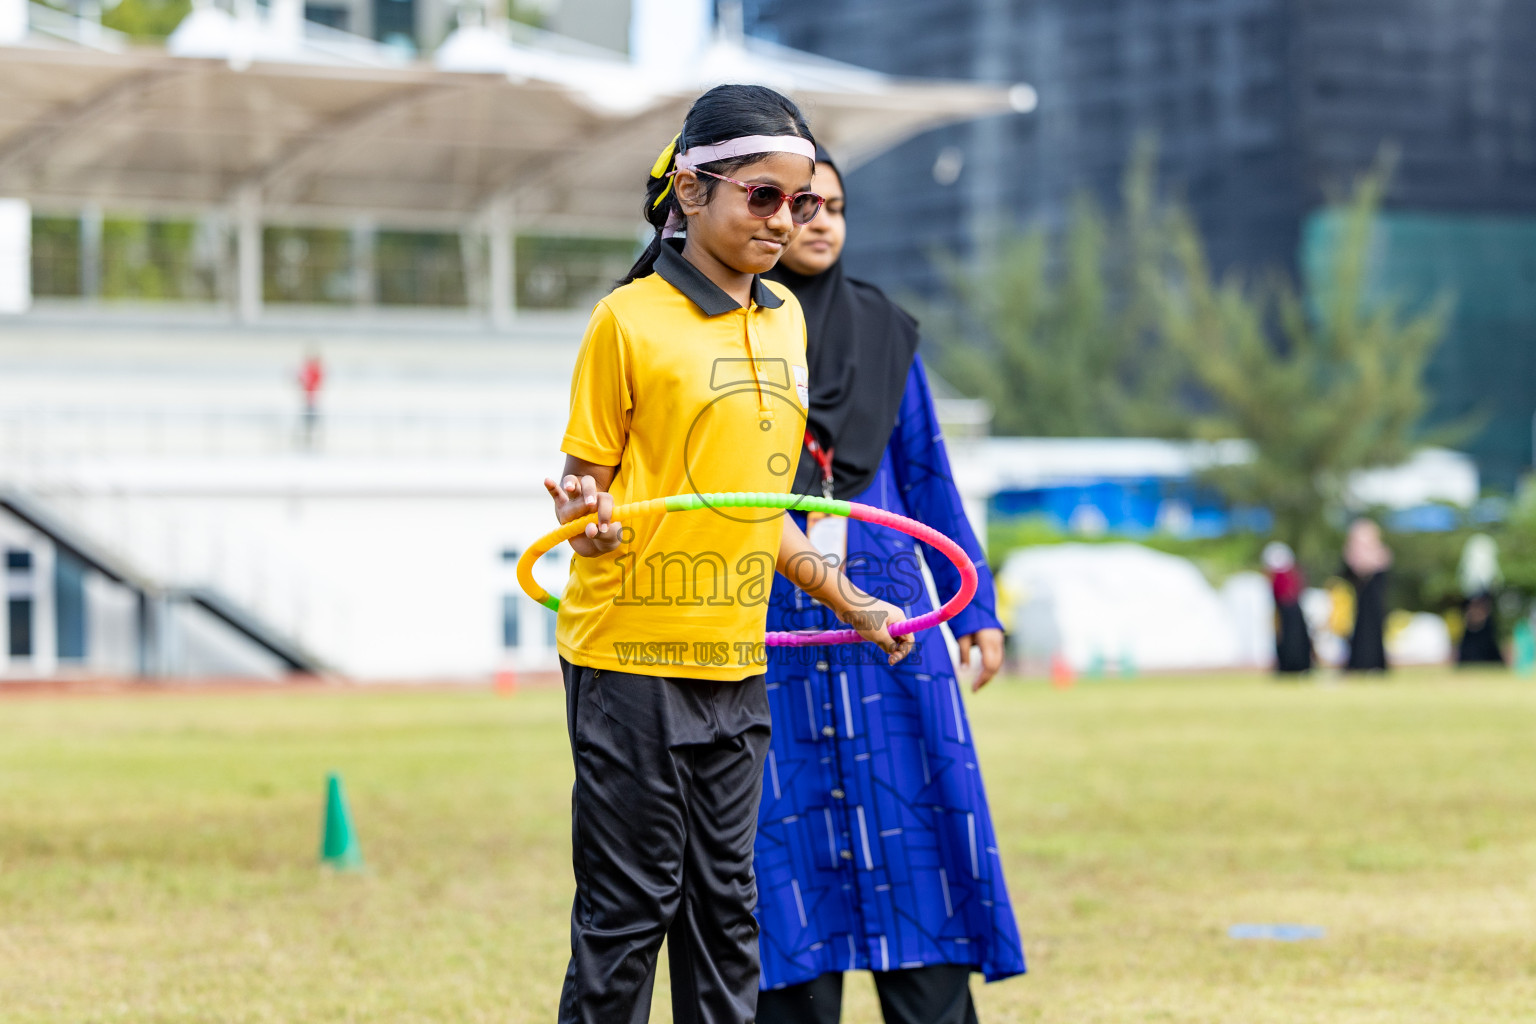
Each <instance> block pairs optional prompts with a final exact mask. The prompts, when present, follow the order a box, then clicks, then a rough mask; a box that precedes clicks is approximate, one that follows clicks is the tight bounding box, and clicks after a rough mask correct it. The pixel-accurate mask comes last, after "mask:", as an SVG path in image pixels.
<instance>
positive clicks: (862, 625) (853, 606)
mask: <svg viewBox="0 0 1536 1024" xmlns="http://www.w3.org/2000/svg"><path fill="white" fill-rule="evenodd" d="M837 617H838V618H839V619H842V620H843V621H844V622H846V623H847V624H848V625H850V626H852V627H853V628H854V629H856V630H858V631H859V635H860V636H862V637H863V638H864V639H865V640H868V641H869V642H870V643H873V644H879V645H880V649H881V650H882V651H884V652H885V653H886V656H887V664H891V665H894V664H896V663H897V662H898V661H900V660H901V659H902V658H905V657H906V656H907V655H909V654H911V653H912V651H913V649H914V648H915V647H916V644H915V642H914V641H913V639H912V634H910V633H908V634H907V635H906V636H891V627H892V626H894V625H896V623H898V622H901V621H903V620H905V619H906V615H905V614H904V613H903V612H902V610H901V609H900V608H898V607H896V606H895V605H893V604H891V603H890V602H889V601H881V600H880V599H878V598H875V597H871V596H870V595H868V594H864V593H863V592H862V591H861V592H860V599H859V600H857V601H854V602H852V603H850V604H847V605H845V606H844V607H842V608H840V609H839V610H838V612H837Z"/></svg>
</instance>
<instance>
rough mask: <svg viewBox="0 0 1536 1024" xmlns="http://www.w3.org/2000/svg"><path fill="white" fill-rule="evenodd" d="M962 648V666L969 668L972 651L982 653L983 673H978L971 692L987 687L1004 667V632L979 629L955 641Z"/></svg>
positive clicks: (972, 683)
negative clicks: (975, 650) (973, 649)
mask: <svg viewBox="0 0 1536 1024" xmlns="http://www.w3.org/2000/svg"><path fill="white" fill-rule="evenodd" d="M955 644H956V645H957V646H958V647H959V648H960V665H961V666H962V667H966V666H969V665H970V663H971V649H972V648H973V647H974V648H975V649H977V650H979V651H981V671H980V672H978V673H976V678H975V679H974V680H972V682H971V692H972V693H975V692H976V691H977V690H979V689H981V688H982V687H983V686H986V685H987V684H988V683H989V682H991V681H992V677H993V676H995V675H997V672H998V670H999V669H1001V668H1002V667H1003V631H1002V630H1000V629H978V630H977V631H976V632H974V633H967V634H966V635H965V636H962V637H959V638H958V639H956V640H955Z"/></svg>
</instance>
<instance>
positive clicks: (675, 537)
mask: <svg viewBox="0 0 1536 1024" xmlns="http://www.w3.org/2000/svg"><path fill="white" fill-rule="evenodd" d="M814 157H815V143H814V141H813V140H812V138H811V133H810V130H809V129H808V128H807V127H806V124H805V120H804V118H803V117H802V116H801V115H800V112H799V110H798V109H796V107H795V105H794V104H793V103H791V102H790V101H789V100H788V99H786V98H784V97H783V96H781V95H779V94H778V93H776V92H774V91H772V90H771V89H765V88H761V87H757V86H737V85H731V86H721V87H719V88H716V89H712V90H710V91H709V92H708V93H706V94H705V95H704V96H702V97H700V98H699V100H698V101H697V102H695V103H694V105H693V107H692V109H691V110H689V112H688V116H687V118H686V119H685V121H684V123H683V130H682V131H681V132H680V133H679V134H678V136H677V137H676V138H675V139H674V140H673V142H672V144H671V145H669V146H668V147H667V149H666V150H665V151H663V153H662V155H661V157H660V158H658V160H657V162H656V165H655V167H653V168H652V172H651V179H650V183H649V186H648V188H647V192H646V200H645V208H644V211H645V217H646V219H647V221H649V223H650V224H651V225H652V227H654V228H655V229H656V237H655V238H654V239H653V240H652V242H651V244H650V246H649V247H648V248H647V249H646V251H645V253H644V255H643V256H642V257H641V258H640V260H639V262H638V263H636V264H635V266H634V268H633V269H632V270H631V271H630V273H629V276H628V277H627V278H626V279H625V280H624V281H623V282H621V284H620V286H619V287H618V288H617V289H615V290H614V291H613V292H612V293H611V294H610V295H608V296H607V297H606V298H605V299H603V300H602V301H601V302H599V303H598V305H597V308H596V309H595V310H594V311H593V313H592V319H591V322H590V323H589V324H588V327H587V332H586V336H585V338H584V339H583V341H582V345H581V350H580V353H579V354H578V356H577V360H576V369H575V372H574V374H573V375H572V381H571V413H570V420H569V423H568V425H567V428H566V433H565V437H564V440H563V441H562V444H561V449H562V450H563V451H564V452H565V456H566V460H565V470H564V473H563V474H562V478H561V479H560V481H559V482H556V481H555V480H554V479H550V480H546V481H545V487H546V488H547V489H548V490H549V493H550V495H551V497H552V498H553V499H554V503H555V511H556V515H557V517H558V518H559V519H560V521H561V522H568V521H570V520H571V519H574V518H577V517H579V516H581V515H585V514H587V513H589V512H593V511H595V512H597V514H598V522H597V523H595V524H593V525H590V526H588V527H587V530H586V533H585V535H584V536H579V537H577V538H575V539H574V540H573V541H572V542H571V546H572V547H573V548H574V549H575V552H576V554H577V555H578V556H579V557H577V558H575V559H573V560H572V570H571V576H570V579H569V580H568V581H567V584H566V587H565V591H564V593H563V595H562V596H561V603H560V613H559V622H558V628H557V636H556V639H557V643H558V646H559V649H560V655H561V665H562V668H563V671H564V674H565V688H566V715H567V725H568V727H569V730H570V736H571V753H572V757H573V759H574V761H575V766H576V783H575V786H574V787H573V790H572V794H571V819H572V821H571V836H572V847H573V850H572V853H573V856H572V859H573V867H574V871H575V876H576V897H575V900H574V902H573V904H572V907H571V960H570V965H569V967H568V968H567V971H566V977H565V984H564V988H563V991H562V993H561V999H560V1018H559V1019H560V1020H561V1021H562V1022H567V1024H575V1022H578V1021H580V1022H589V1024H624V1022H633V1024H644V1022H645V1021H647V1020H648V1019H649V1014H650V1001H651V987H652V983H653V980H654V974H655V967H656V957H657V954H658V952H659V950H660V947H661V942H662V939H663V938H664V937H667V938H668V939H669V943H668V950H669V956H670V963H671V979H672V1002H673V1007H674V1010H673V1016H674V1020H678V1021H699V1022H708V1024H746V1022H748V1021H751V1020H752V1019H753V1016H754V1014H755V1009H756V1002H757V989H758V959H757V924H756V922H755V921H754V919H753V916H752V909H753V906H754V905H755V903H756V898H757V890H756V882H755V879H754V877H753V874H752V846H753V841H754V838H755V834H756V825H757V808H758V797H759V795H760V792H761V789H762V777H763V767H764V759H765V757H766V755H767V751H768V737H769V722H770V719H769V714H768V700H767V691H766V689H765V683H764V677H763V674H762V672H763V670H762V664H761V659H762V651H761V645H762V640H763V635H764V630H765V620H766V612H767V600H768V596H769V592H770V590H771V587H772V582H773V573H774V571H775V570H776V569H777V570H780V571H783V572H784V573H785V575H787V576H789V577H790V578H791V579H797V577H798V579H797V582H800V581H803V583H804V589H805V590H806V591H807V592H808V593H810V594H811V595H812V596H814V597H816V598H817V599H818V600H820V601H822V602H823V603H825V604H827V605H828V606H829V607H831V608H832V609H833V610H834V611H836V612H837V613H838V614H839V615H840V616H841V617H842V618H843V619H844V620H845V621H848V622H850V623H851V624H853V625H854V626H855V627H857V628H860V632H861V633H863V635H864V636H865V637H866V638H868V639H869V640H871V641H873V642H875V643H877V644H879V645H880V646H881V647H882V648H884V649H885V651H886V652H887V657H888V658H889V660H891V661H893V662H894V661H896V660H899V659H900V658H901V657H903V656H905V654H906V652H907V651H909V650H910V649H911V641H910V639H909V638H903V639H901V640H894V639H892V637H891V636H890V633H889V632H888V631H887V628H888V626H889V625H891V624H894V623H895V622H897V621H900V619H901V618H902V613H901V611H900V610H899V609H898V608H896V607H894V606H893V605H890V604H887V603H885V602H882V601H878V600H876V599H874V598H872V597H870V596H869V595H867V594H864V593H862V592H860V591H857V590H856V588H852V587H850V586H848V585H847V583H846V576H844V575H843V574H840V573H836V572H831V573H828V572H824V571H822V572H817V571H814V570H815V569H816V568H818V567H819V556H818V555H817V553H816V552H815V549H814V548H812V547H811V545H810V544H809V542H808V541H807V540H806V539H805V536H804V534H802V533H801V532H800V530H799V528H798V527H797V526H796V525H795V523H794V521H793V520H792V519H791V518H790V517H789V516H786V515H783V514H782V513H767V512H756V511H753V510H743V509H729V510H727V509H708V510H704V511H699V512H693V513H687V514H676V515H671V516H666V517H659V518H651V519H649V520H647V521H643V522H633V523H619V522H614V521H610V520H611V514H612V510H613V507H614V506H615V505H616V504H623V503H625V502H629V501H638V500H643V499H647V498H656V497H663V496H666V495H669V494H683V493H699V494H705V493H710V492H723V491H777V492H780V493H787V492H788V491H789V489H790V486H791V484H792V482H793V480H794V475H795V473H794V471H795V466H796V463H797V460H798V457H799V452H800V448H801V441H802V438H803V437H804V435H805V416H806V403H807V397H808V396H807V385H808V380H807V377H806V360H805V322H804V318H803V317H802V315H801V312H800V307H799V305H798V304H797V303H796V301H795V299H794V298H793V297H792V296H791V295H790V294H789V292H788V290H787V289H785V288H783V287H782V286H780V285H776V284H771V283H769V282H767V281H764V280H763V279H762V278H761V277H759V275H760V274H762V273H763V272H764V271H767V270H769V269H771V268H772V267H773V265H774V264H775V263H776V262H777V260H778V258H779V254H780V253H782V252H783V251H784V248H785V246H786V245H788V243H789V241H790V240H791V239H792V238H793V237H794V236H795V233H796V232H797V231H798V230H799V226H800V225H801V224H803V223H805V222H806V221H808V220H809V219H810V218H811V217H813V216H815V214H816V212H817V210H818V209H819V208H820V206H821V200H820V198H819V197H817V196H816V195H814V194H812V193H811V192H810V181H811V174H812V170H813V166H814ZM679 231H683V232H685V237H684V238H676V237H674V236H675V235H676V234H678V233H679ZM797 569H799V570H801V571H799V572H797V571H796V570H797ZM840 584H841V586H840Z"/></svg>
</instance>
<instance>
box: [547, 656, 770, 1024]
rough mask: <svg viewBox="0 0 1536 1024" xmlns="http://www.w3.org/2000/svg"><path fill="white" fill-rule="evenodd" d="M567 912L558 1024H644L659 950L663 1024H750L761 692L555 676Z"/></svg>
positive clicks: (671, 681)
mask: <svg viewBox="0 0 1536 1024" xmlns="http://www.w3.org/2000/svg"><path fill="white" fill-rule="evenodd" d="M561 667H562V669H563V670H564V674H565V697H566V722H567V725H568V727H569V730H570V736H571V756H572V758H573V759H574V760H575V764H576V784H575V786H574V787H573V788H572V791H571V847H572V862H573V868H574V870H575V874H576V898H575V900H574V902H573V903H572V905H571V961H570V966H569V967H568V968H567V969H566V974H565V987H564V989H563V991H562V992H561V995H560V1021H561V1024H645V1022H646V1021H647V1020H649V1017H650V1006H651V987H652V984H653V982H654V980H655V972H656V956H657V954H658V953H659V952H660V949H661V940H662V938H663V937H664V936H665V937H666V938H667V940H668V942H667V950H668V957H669V959H670V963H671V975H672V1005H673V1011H672V1016H673V1020H674V1021H677V1022H679V1024H749V1022H751V1021H752V1020H753V1018H754V1013H755V1009H756V1004H757V985H758V959H757V922H756V920H755V919H754V918H753V916H752V910H753V908H754V907H755V906H756V904H757V882H756V879H755V878H754V876H753V874H752V844H753V842H754V840H755V839H756V835H757V805H758V800H759V798H760V796H761V795H762V784H763V761H764V759H765V758H766V757H767V755H768V737H769V729H770V719H769V715H768V693H767V689H766V687H765V685H764V681H763V677H762V676H760V675H759V676H753V677H751V678H750V679H745V680H742V681H740V682H733V683H717V682H703V681H699V680H692V679H677V678H668V677H662V676H643V675H631V674H628V673H624V672H611V671H608V670H607V669H591V668H583V667H581V666H578V665H571V664H569V663H566V662H564V661H562V662H561Z"/></svg>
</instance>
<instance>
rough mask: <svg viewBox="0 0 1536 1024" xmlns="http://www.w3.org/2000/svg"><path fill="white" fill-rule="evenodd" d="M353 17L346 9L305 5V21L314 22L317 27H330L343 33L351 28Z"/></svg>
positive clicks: (326, 5)
mask: <svg viewBox="0 0 1536 1024" xmlns="http://www.w3.org/2000/svg"><path fill="white" fill-rule="evenodd" d="M351 15H352V12H351V11H349V10H348V9H347V8H345V7H333V6H331V5H330V4H305V5H304V20H305V21H312V22H314V23H315V24H317V25H328V26H330V27H331V28H334V29H340V30H341V31H343V32H346V31H347V30H348V29H349V27H350V22H351V20H352V19H351Z"/></svg>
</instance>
